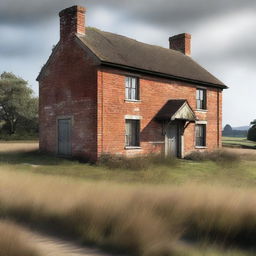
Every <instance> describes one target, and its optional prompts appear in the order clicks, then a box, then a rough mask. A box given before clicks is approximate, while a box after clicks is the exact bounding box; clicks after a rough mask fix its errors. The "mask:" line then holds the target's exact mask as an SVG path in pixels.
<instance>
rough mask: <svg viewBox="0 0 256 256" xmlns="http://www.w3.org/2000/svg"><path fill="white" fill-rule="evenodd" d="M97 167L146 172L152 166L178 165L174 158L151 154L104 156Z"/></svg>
mask: <svg viewBox="0 0 256 256" xmlns="http://www.w3.org/2000/svg"><path fill="white" fill-rule="evenodd" d="M97 164H98V165H100V166H105V167H108V168H109V169H126V170H132V171H136V170H146V169H149V168H150V167H152V166H154V165H158V166H163V165H165V166H169V167H173V166H176V165H177V164H178V160H177V159H176V158H170V157H169V158H166V157H164V156H163V155H158V154H152V155H146V156H136V157H126V156H118V155H111V154H105V155H102V156H101V157H100V158H99V160H98V163H97Z"/></svg>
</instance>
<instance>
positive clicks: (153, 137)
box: [98, 68, 222, 155]
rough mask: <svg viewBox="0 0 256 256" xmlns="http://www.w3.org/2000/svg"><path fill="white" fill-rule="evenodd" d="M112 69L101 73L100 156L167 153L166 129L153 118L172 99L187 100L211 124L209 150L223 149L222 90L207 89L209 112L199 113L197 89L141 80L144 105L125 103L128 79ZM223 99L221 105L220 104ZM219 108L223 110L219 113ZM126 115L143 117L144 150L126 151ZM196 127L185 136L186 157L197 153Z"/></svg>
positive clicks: (99, 100) (99, 95)
mask: <svg viewBox="0 0 256 256" xmlns="http://www.w3.org/2000/svg"><path fill="white" fill-rule="evenodd" d="M126 75H134V74H129V73H127V72H121V71H118V70H113V69H112V70H111V69H109V68H101V69H99V71H98V153H99V154H101V153H102V152H103V153H112V154H116V153H117V154H123V155H134V154H148V153H152V152H161V151H163V149H164V135H163V133H162V125H161V124H160V123H158V122H156V121H154V120H153V117H154V116H155V115H156V114H157V112H158V111H159V110H160V109H161V107H162V106H163V105H164V104H165V103H166V101H167V100H169V99H187V100H188V102H189V104H190V106H191V107H192V109H193V110H194V111H195V113H196V116H197V118H198V119H199V120H201V121H207V138H206V141H207V149H208V150H212V149H215V148H217V147H218V146H220V145H221V122H220V121H217V120H218V117H220V119H221V115H222V113H221V90H220V91H219V90H217V89H214V88H211V89H210V88H208V89H207V111H204V112H203V111H196V86H195V85H191V84H187V83H184V82H178V81H170V80H167V79H160V78H153V77H149V76H141V77H140V102H127V101H125V90H124V88H125V76H126ZM218 98H219V103H218ZM218 104H219V106H220V107H219V109H218ZM125 115H137V116H141V117H142V120H141V134H140V135H141V149H129V150H126V149H124V146H125ZM194 138H195V125H194V124H189V126H188V127H187V128H186V130H185V133H184V142H185V147H184V151H185V153H188V152H190V151H193V150H195V140H194Z"/></svg>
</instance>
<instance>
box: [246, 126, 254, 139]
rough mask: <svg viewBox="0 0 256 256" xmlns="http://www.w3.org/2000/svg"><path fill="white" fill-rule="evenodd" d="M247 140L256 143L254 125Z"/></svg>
mask: <svg viewBox="0 0 256 256" xmlns="http://www.w3.org/2000/svg"><path fill="white" fill-rule="evenodd" d="M247 139H248V140H251V141H256V125H253V126H252V127H251V128H250V129H249V131H248V134H247Z"/></svg>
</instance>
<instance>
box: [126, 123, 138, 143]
mask: <svg viewBox="0 0 256 256" xmlns="http://www.w3.org/2000/svg"><path fill="white" fill-rule="evenodd" d="M125 123H126V125H125V145H126V146H139V134H140V121H139V120H126V121H125Z"/></svg>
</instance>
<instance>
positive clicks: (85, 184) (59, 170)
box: [0, 143, 256, 256]
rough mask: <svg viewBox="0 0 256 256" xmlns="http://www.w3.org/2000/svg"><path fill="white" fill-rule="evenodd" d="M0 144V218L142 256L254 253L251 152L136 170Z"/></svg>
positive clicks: (255, 194)
mask: <svg viewBox="0 0 256 256" xmlns="http://www.w3.org/2000/svg"><path fill="white" fill-rule="evenodd" d="M1 146H2V147H1ZM0 147H1V148H2V150H0V177H1V178H0V216H1V217H5V218H6V217H8V218H12V219H14V220H16V221H23V222H27V223H31V224H33V225H38V226H39V227H42V226H43V227H48V228H53V229H54V230H55V231H57V232H60V233H61V234H63V233H67V235H70V236H72V237H73V238H74V239H77V240H79V241H80V242H84V243H87V244H88V243H89V244H95V245H97V246H99V247H102V248H105V249H107V250H109V249H111V250H117V251H121V252H128V253H129V254H133V255H139V256H140V255H143V256H151V255H152V256H158V255H166V256H168V255H170V256H172V255H175V256H176V255H178V256H180V255H186V256H187V255H188V256H201V255H202V256H203V255H205V256H220V255H230V256H249V255H255V252H256V248H255V237H256V208H255V206H256V190H255V189H256V188H255V185H256V160H255V156H256V154H255V153H254V152H253V151H252V153H251V151H250V153H248V151H245V152H246V153H244V152H243V151H237V149H235V150H233V149H231V151H232V154H235V155H236V156H237V155H239V157H235V158H233V159H234V160H233V161H220V160H218V159H215V160H204V161H195V160H193V161H192V160H175V161H168V162H165V161H163V162H158V163H154V164H150V165H149V166H147V167H146V168H142V169H141V170H136V171H135V170H130V169H123V168H114V169H110V168H109V167H106V165H99V166H98V165H90V164H84V163H79V162H78V161H69V160H64V159H60V158H55V157H52V156H47V155H42V154H39V152H38V151H37V150H36V148H37V144H36V143H29V144H26V143H23V146H21V145H20V144H17V143H15V144H11V143H8V145H7V144H6V145H5V144H3V143H1V144H0ZM15 147H16V148H17V150H15ZM4 148H6V150H4ZM239 150H242V149H239ZM241 153H243V155H242V156H241V157H240V155H241ZM103 213H104V214H103ZM234 213H235V214H234Z"/></svg>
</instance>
